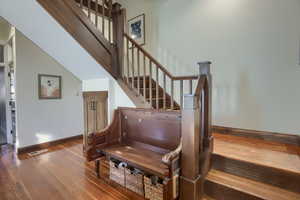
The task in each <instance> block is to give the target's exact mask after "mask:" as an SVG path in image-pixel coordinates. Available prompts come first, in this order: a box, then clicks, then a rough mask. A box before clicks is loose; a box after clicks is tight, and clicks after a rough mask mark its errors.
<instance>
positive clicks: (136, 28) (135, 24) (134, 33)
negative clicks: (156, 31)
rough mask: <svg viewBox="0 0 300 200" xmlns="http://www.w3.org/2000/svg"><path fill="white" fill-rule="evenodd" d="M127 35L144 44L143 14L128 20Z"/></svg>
mask: <svg viewBox="0 0 300 200" xmlns="http://www.w3.org/2000/svg"><path fill="white" fill-rule="evenodd" d="M127 25H128V35H129V36H130V37H131V38H132V39H134V40H135V41H136V42H137V43H138V44H139V45H141V46H143V45H145V44H146V35H145V27H146V26H145V14H141V15H138V16H136V17H134V18H132V19H129V20H128V24H127Z"/></svg>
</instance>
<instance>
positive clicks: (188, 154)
mask: <svg viewBox="0 0 300 200" xmlns="http://www.w3.org/2000/svg"><path fill="white" fill-rule="evenodd" d="M210 64H211V63H210V62H203V63H199V65H200V76H199V80H198V87H197V90H196V92H195V94H188V95H185V96H184V103H183V109H182V123H181V125H182V130H181V133H182V153H181V176H180V199H181V200H187V199H188V200H199V199H201V197H202V195H203V182H204V179H205V176H206V174H204V173H203V172H204V170H203V168H204V167H203V164H204V163H206V161H205V160H203V159H205V158H207V157H206V156H203V155H202V154H203V152H206V150H205V148H206V147H205V138H206V137H207V136H208V135H211V128H210V127H211V88H210V87H211V75H210ZM202 91H204V92H202Z"/></svg>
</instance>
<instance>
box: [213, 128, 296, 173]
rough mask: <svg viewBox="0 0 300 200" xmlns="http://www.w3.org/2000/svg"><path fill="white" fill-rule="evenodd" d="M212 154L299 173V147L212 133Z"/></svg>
mask: <svg viewBox="0 0 300 200" xmlns="http://www.w3.org/2000/svg"><path fill="white" fill-rule="evenodd" d="M214 137H215V143H214V154H217V155H221V156H224V157H227V158H232V159H236V160H241V161H245V162H250V163H254V164H257V165H262V166H266V167H272V168H276V169H280V170H285V171H287V172H290V173H296V174H299V175H300V147H296V146H293V145H287V144H281V143H275V142H267V141H263V140H259V139H252V138H244V137H240V136H232V135H224V134H218V133H214Z"/></svg>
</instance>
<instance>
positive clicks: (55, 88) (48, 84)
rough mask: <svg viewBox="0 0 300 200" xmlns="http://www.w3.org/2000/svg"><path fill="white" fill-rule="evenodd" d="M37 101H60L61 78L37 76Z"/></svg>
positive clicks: (44, 75)
mask: <svg viewBox="0 0 300 200" xmlns="http://www.w3.org/2000/svg"><path fill="white" fill-rule="evenodd" d="M38 79H39V99H61V76H55V75H46V74H39V75H38Z"/></svg>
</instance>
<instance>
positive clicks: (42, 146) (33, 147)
mask: <svg viewBox="0 0 300 200" xmlns="http://www.w3.org/2000/svg"><path fill="white" fill-rule="evenodd" d="M82 138H83V135H76V136H72V137H67V138H63V139H59V140H54V141H50V142H45V143H41V144H35V145H31V146H26V147H21V148H18V149H17V152H18V154H22V153H28V152H32V151H37V150H41V149H45V148H49V147H52V146H55V145H58V144H62V143H66V142H69V141H71V140H78V139H82Z"/></svg>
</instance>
